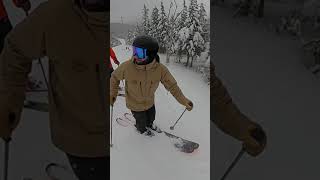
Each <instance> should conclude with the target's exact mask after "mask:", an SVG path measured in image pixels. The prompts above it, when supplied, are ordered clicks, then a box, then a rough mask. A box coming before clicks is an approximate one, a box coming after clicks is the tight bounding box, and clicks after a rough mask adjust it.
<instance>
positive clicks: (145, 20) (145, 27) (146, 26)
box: [142, 4, 150, 35]
mask: <svg viewBox="0 0 320 180" xmlns="http://www.w3.org/2000/svg"><path fill="white" fill-rule="evenodd" d="M142 32H143V34H145V35H150V22H149V9H148V8H147V6H146V5H145V4H144V5H143V11H142Z"/></svg>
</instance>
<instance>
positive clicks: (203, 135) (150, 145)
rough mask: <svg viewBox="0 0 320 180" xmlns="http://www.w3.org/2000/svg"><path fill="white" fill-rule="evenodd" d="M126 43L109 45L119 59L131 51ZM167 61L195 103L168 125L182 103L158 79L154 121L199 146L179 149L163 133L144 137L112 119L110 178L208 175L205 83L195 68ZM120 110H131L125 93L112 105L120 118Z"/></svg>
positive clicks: (206, 177)
mask: <svg viewBox="0 0 320 180" xmlns="http://www.w3.org/2000/svg"><path fill="white" fill-rule="evenodd" d="M122 42H123V40H122ZM125 47H126V46H125V45H121V46H117V47H114V50H115V53H116V55H117V57H118V59H119V60H120V61H122V62H123V61H126V60H128V59H129V58H130V56H131V55H132V51H131V48H130V50H126V48H125ZM129 47H130V46H129ZM161 59H165V55H160V61H161ZM166 66H167V67H168V68H169V70H170V71H171V73H172V74H173V76H174V77H175V78H176V80H177V82H178V84H179V86H180V87H181V89H182V91H183V93H184V94H185V95H186V96H187V97H188V98H189V99H190V100H192V101H193V103H194V109H193V110H192V111H191V112H188V111H187V112H186V113H185V114H184V115H183V117H182V119H181V120H180V122H179V123H178V124H177V125H176V128H175V130H174V131H171V130H169V127H170V126H171V125H172V124H173V123H174V122H175V121H176V120H177V118H178V117H179V116H180V115H181V113H182V112H183V110H184V107H183V106H181V105H180V104H179V103H178V102H176V100H175V99H174V98H173V97H172V95H171V94H170V93H167V91H166V90H165V88H164V86H162V85H160V86H159V89H158V90H157V92H156V97H155V99H156V100H155V101H156V102H155V106H156V111H157V113H156V120H155V123H156V124H157V125H158V126H159V127H160V128H162V129H164V130H167V131H168V132H172V133H174V134H176V135H179V136H181V137H184V138H186V139H189V140H192V141H195V142H197V143H199V144H200V148H199V150H198V151H197V152H196V153H194V154H191V155H190V154H184V153H181V152H178V151H176V149H175V148H174V147H173V145H172V144H171V143H170V141H169V139H168V138H167V137H166V136H155V137H152V138H150V137H144V136H142V135H139V134H138V133H137V132H136V131H135V130H134V128H132V127H123V126H120V125H119V124H117V123H116V122H115V121H113V122H114V123H113V137H114V138H113V142H114V147H113V148H112V150H111V179H114V180H120V179H132V180H139V179H149V178H151V179H153V180H163V179H166V180H177V179H184V180H194V179H201V180H209V179H210V122H209V119H210V113H209V112H210V109H209V108H210V104H209V103H210V99H209V96H210V92H209V87H208V85H206V83H205V82H204V81H203V80H202V78H201V75H200V74H197V73H195V72H193V71H190V70H188V69H186V68H185V67H182V66H179V65H175V64H174V63H171V64H166ZM114 67H115V66H114ZM120 85H122V84H120ZM125 112H129V113H130V110H128V109H127V108H126V106H125V99H124V98H123V97H118V98H117V101H116V103H115V105H114V116H113V119H116V118H117V117H121V118H123V114H124V113H125Z"/></svg>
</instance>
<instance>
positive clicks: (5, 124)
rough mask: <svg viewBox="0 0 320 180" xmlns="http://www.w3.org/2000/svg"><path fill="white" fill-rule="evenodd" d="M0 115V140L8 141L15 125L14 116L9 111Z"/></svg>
mask: <svg viewBox="0 0 320 180" xmlns="http://www.w3.org/2000/svg"><path fill="white" fill-rule="evenodd" d="M3 112H4V113H0V137H1V138H2V139H10V137H11V134H12V131H13V129H14V126H15V124H16V116H15V114H14V113H10V112H9V111H3Z"/></svg>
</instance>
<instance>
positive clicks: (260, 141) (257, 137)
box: [243, 124, 267, 156]
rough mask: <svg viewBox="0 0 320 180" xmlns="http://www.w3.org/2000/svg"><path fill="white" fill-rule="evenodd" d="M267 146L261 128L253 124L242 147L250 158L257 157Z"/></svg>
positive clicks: (265, 137) (264, 134)
mask: <svg viewBox="0 0 320 180" xmlns="http://www.w3.org/2000/svg"><path fill="white" fill-rule="evenodd" d="M266 144H267V136H266V133H265V132H264V130H263V129H262V127H261V126H259V125H257V124H255V126H252V127H250V128H248V136H247V138H245V140H243V146H244V148H245V150H246V152H247V153H248V154H250V155H251V156H258V155H259V154H261V153H262V152H263V150H264V149H265V147H266Z"/></svg>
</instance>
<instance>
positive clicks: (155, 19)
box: [150, 6, 160, 42]
mask: <svg viewBox="0 0 320 180" xmlns="http://www.w3.org/2000/svg"><path fill="white" fill-rule="evenodd" d="M150 18H151V20H150V28H151V29H150V36H152V37H154V38H155V39H156V40H157V41H158V42H159V41H160V34H159V29H158V24H159V9H158V8H157V7H156V6H155V7H154V8H153V9H152V14H151V17H150Z"/></svg>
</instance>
